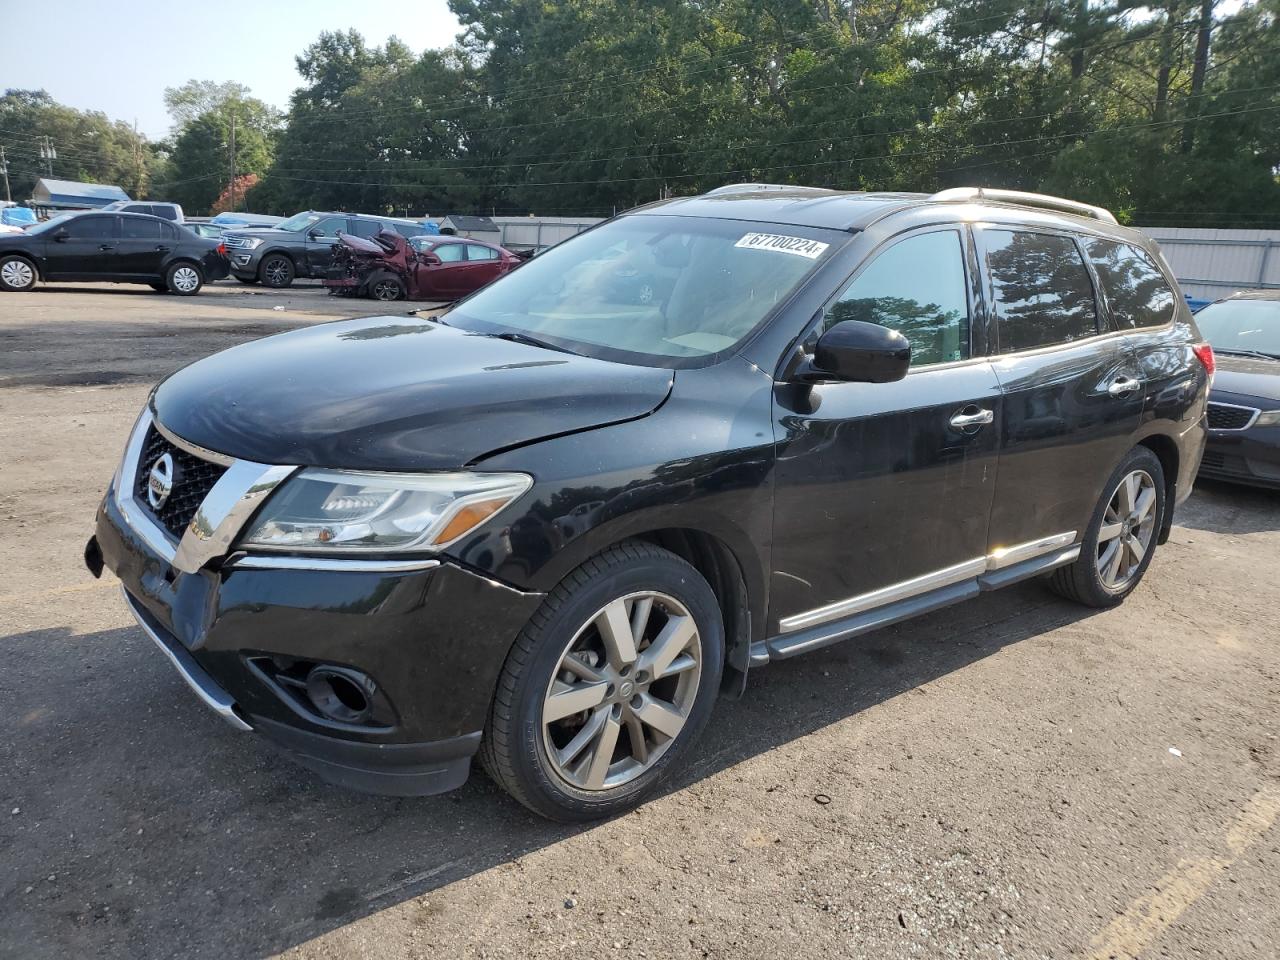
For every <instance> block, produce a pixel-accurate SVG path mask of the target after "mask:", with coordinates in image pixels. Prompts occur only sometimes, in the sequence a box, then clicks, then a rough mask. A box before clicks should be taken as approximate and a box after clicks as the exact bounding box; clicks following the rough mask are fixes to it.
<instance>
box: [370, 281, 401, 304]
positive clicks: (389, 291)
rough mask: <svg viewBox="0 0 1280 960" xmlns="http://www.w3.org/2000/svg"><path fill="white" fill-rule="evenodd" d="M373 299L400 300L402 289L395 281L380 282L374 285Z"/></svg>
mask: <svg viewBox="0 0 1280 960" xmlns="http://www.w3.org/2000/svg"><path fill="white" fill-rule="evenodd" d="M373 299H375V300H399V299H400V287H399V285H398V284H396V283H395V281H393V280H379V281H378V282H377V283H375V284H374V285H373Z"/></svg>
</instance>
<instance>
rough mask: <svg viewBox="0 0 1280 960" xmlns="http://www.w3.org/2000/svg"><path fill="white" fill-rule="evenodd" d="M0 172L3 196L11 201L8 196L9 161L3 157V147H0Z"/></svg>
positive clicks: (11, 198)
mask: <svg viewBox="0 0 1280 960" xmlns="http://www.w3.org/2000/svg"><path fill="white" fill-rule="evenodd" d="M0 174H4V198H5V199H6V200H8V201H10V202H12V201H13V197H11V196H9V161H8V159H6V158H5V155H4V147H0Z"/></svg>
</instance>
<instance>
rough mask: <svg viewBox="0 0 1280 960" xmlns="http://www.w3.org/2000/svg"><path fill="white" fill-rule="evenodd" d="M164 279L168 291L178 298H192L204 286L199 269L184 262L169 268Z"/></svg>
mask: <svg viewBox="0 0 1280 960" xmlns="http://www.w3.org/2000/svg"><path fill="white" fill-rule="evenodd" d="M164 278H165V283H166V284H167V285H168V289H169V290H170V291H171V292H172V293H176V294H177V295H178V296H180V297H194V296H195V295H196V294H197V293H199V292H200V288H201V287H203V286H204V274H203V273H202V272H201V271H200V268H199V267H197V266H196V265H195V264H194V263H188V262H186V261H182V262H180V263H175V264H174V265H173V266H171V267H170V268H169V270H168V271H167V272H166V273H165V275H164Z"/></svg>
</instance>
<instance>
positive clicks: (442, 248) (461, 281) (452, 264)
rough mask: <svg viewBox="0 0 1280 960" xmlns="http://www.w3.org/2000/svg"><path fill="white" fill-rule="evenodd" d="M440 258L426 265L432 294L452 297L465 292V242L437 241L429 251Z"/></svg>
mask: <svg viewBox="0 0 1280 960" xmlns="http://www.w3.org/2000/svg"><path fill="white" fill-rule="evenodd" d="M431 252H432V253H434V254H435V255H436V256H437V257H439V258H440V262H439V263H438V264H434V265H433V266H431V267H428V268H427V269H429V270H430V271H431V276H430V278H429V280H430V283H431V290H432V292H433V294H434V295H437V296H440V297H444V298H446V299H452V298H453V297H460V296H462V294H464V293H466V292H467V290H466V273H467V269H468V268H467V245H466V244H465V243H456V242H454V243H450V242H444V243H438V244H436V245H435V247H434V248H433V249H432V251H431Z"/></svg>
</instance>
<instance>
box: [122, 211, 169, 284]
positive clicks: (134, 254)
mask: <svg viewBox="0 0 1280 960" xmlns="http://www.w3.org/2000/svg"><path fill="white" fill-rule="evenodd" d="M120 221H121V222H120V241H119V245H118V246H117V248H116V250H117V255H118V256H119V259H120V272H121V275H122V276H125V277H129V278H132V279H136V280H144V279H146V280H151V279H157V278H159V276H160V267H161V264H162V263H163V262H164V259H165V257H166V256H167V255H168V253H169V251H170V250H172V249H173V244H174V242H175V241H173V240H166V239H165V234H164V227H165V224H163V223H161V221H159V220H157V219H155V218H154V217H130V216H124V217H121V218H120Z"/></svg>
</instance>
